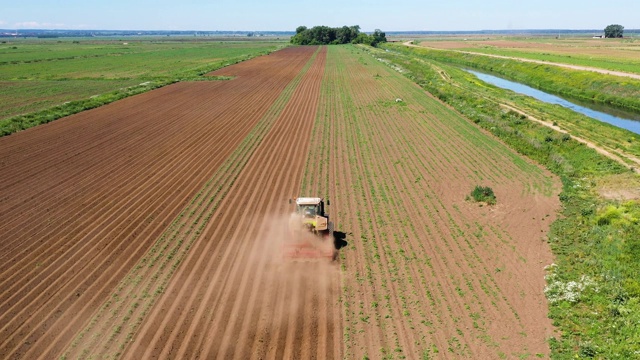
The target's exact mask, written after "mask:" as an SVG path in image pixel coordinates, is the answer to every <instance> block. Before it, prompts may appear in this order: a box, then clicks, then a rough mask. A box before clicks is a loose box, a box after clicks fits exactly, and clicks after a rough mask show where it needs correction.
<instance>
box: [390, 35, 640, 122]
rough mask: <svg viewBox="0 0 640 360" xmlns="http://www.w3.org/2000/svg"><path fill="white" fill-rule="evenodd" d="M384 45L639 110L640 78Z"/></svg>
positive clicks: (556, 91) (576, 97) (587, 99)
mask: <svg viewBox="0 0 640 360" xmlns="http://www.w3.org/2000/svg"><path fill="white" fill-rule="evenodd" d="M383 47H385V48H387V49H390V50H393V51H394V52H399V53H403V54H406V55H408V56H410V57H417V58H428V59H431V60H435V61H438V62H441V63H448V64H455V65H458V66H465V67H470V68H475V69H480V70H483V71H488V72H491V73H495V74H499V75H501V76H504V77H506V78H508V79H510V80H513V81H516V82H520V83H523V84H526V85H529V86H532V87H535V88H538V89H541V90H544V91H546V92H550V93H553V94H558V95H562V96H566V97H570V98H574V99H578V100H582V101H587V102H594V103H601V104H606V105H611V106H614V107H619V108H623V109H628V110H632V111H640V80H636V79H628V78H621V77H617V76H613V75H603V74H598V73H594V72H590V71H577V70H570V69H564V68H561V67H557V66H551V65H542V64H531V63H522V62H518V61H514V60H508V59H496V58H491V57H487V56H482V55H471V54H463V53H460V52H455V51H443V50H430V49H422V48H409V47H407V46H404V45H398V44H385V45H383Z"/></svg>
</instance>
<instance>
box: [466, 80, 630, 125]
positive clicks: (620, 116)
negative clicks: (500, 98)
mask: <svg viewBox="0 0 640 360" xmlns="http://www.w3.org/2000/svg"><path fill="white" fill-rule="evenodd" d="M465 71H468V72H470V73H472V74H473V75H475V76H477V77H478V79H480V80H482V81H484V82H486V83H489V84H492V85H495V86H497V87H500V88H503V89H508V90H511V91H515V92H517V93H519V94H524V95H528V96H531V97H533V98H536V99H538V100H540V101H544V102H546V103H550V104H557V105H560V106H564V107H566V108H568V109H571V110H573V111H575V112H578V113H580V114H583V115H586V116H588V117H590V118H593V119H596V120H599V121H602V122H606V123H608V124H611V125H614V126H617V127H620V128H623V129H626V130H629V131H631V132H634V133H636V134H640V114H634V113H631V112H628V111H624V110H619V109H616V108H612V107H608V106H603V105H599V104H586V103H582V102H580V103H579V102H578V101H575V100H573V99H572V100H567V99H563V98H561V97H559V96H556V95H551V94H549V93H546V92H544V91H540V90H538V89H534V88H532V87H529V86H527V85H523V84H520V83H517V82H513V81H510V80H506V79H503V78H500V77H497V76H493V75H489V74H485V73H481V72H478V71H475V70H469V69H465Z"/></svg>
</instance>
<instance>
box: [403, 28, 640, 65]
mask: <svg viewBox="0 0 640 360" xmlns="http://www.w3.org/2000/svg"><path fill="white" fill-rule="evenodd" d="M414 42H415V43H419V44H420V46H425V47H433V48H439V49H455V50H459V51H469V52H477V53H482V54H490V55H500V56H509V57H518V58H524V59H531V60H540V61H548V62H557V63H563V64H570V65H578V66H588V67H596V68H601V69H607V70H615V71H622V72H629V73H636V74H640V56H639V55H640V39H636V38H634V37H631V38H629V39H591V38H584V37H583V38H564V37H561V38H559V39H556V38H551V37H543V38H526V37H505V38H502V37H501V38H495V39H494V38H486V39H484V38H483V39H475V38H471V39H466V38H456V39H454V40H451V39H447V40H442V39H437V40H432V39H418V40H415V41H414Z"/></svg>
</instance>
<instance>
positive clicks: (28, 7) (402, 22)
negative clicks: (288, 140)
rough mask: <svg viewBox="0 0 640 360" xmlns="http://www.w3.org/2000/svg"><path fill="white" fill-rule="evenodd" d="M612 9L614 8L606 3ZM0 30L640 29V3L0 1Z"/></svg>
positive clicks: (624, 0) (540, 0)
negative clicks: (618, 26) (610, 27)
mask: <svg viewBox="0 0 640 360" xmlns="http://www.w3.org/2000/svg"><path fill="white" fill-rule="evenodd" d="M608 4H612V5H610V6H609V5H608ZM0 9H2V10H0V28H4V29H77V30H82V29H87V30H197V31H205V30H234V31H240V30H247V31H260V30H263V31H294V30H295V28H296V27H298V26H300V25H305V26H307V27H312V26H316V25H327V26H331V27H337V26H342V25H349V26H350V25H360V27H361V29H362V30H363V31H373V30H374V29H382V30H383V31H419V30H421V31H454V30H466V31H473V30H517V29H575V30H584V29H604V28H605V27H606V26H607V25H609V24H620V25H623V26H624V27H625V28H626V29H640V16H638V14H640V1H639V0H618V1H616V2H612V3H608V2H600V1H584V0H580V1H579V0H536V1H532V0H483V1H479V0H474V1H472V0H438V1H433V0H422V1H421V0H385V1H381V0H314V1H309V0H297V1H294V0H280V1H268V0H215V1H214V0H209V1H207V0H128V1H127V0H109V1H107V0H0Z"/></svg>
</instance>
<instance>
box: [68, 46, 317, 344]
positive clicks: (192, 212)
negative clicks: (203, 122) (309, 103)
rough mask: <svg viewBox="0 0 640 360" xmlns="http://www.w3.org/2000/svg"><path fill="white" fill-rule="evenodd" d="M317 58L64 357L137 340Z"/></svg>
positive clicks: (77, 338) (292, 82) (206, 185)
mask: <svg viewBox="0 0 640 360" xmlns="http://www.w3.org/2000/svg"><path fill="white" fill-rule="evenodd" d="M314 59H315V55H314V56H312V58H311V59H310V60H309V61H308V63H307V64H306V66H305V67H304V68H303V70H302V71H301V72H300V73H299V74H298V75H297V76H296V77H295V78H294V80H292V81H291V83H290V84H289V85H288V86H287V87H286V88H285V90H284V91H283V92H282V94H281V95H280V96H279V97H278V99H277V100H276V101H275V102H274V104H273V105H272V106H271V108H270V109H269V110H268V111H267V113H266V114H265V115H264V116H263V118H262V119H261V120H260V121H259V122H258V123H257V125H256V126H255V127H254V129H253V130H252V131H251V132H250V133H249V134H248V135H247V137H246V138H245V139H244V140H243V142H242V143H241V144H240V145H239V146H238V148H237V149H236V150H235V151H234V152H233V153H232V154H231V155H230V157H229V158H228V159H227V160H226V161H225V162H224V163H223V164H222V166H221V167H220V168H219V170H218V171H216V172H215V173H214V174H213V176H212V178H211V179H209V180H208V181H207V183H206V184H205V186H204V187H203V188H202V189H201V190H200V191H199V192H198V193H197V194H196V195H195V196H194V198H193V199H192V200H191V201H190V202H189V204H188V205H187V207H185V208H184V209H183V210H182V212H181V213H180V214H179V215H178V216H177V217H176V219H175V220H174V221H173V222H172V223H171V224H170V225H169V227H168V228H167V230H166V231H165V232H164V233H163V234H162V235H161V236H160V238H159V239H158V240H157V241H156V243H155V244H154V246H153V247H152V248H150V250H149V251H148V252H147V254H146V255H145V256H144V257H143V258H142V259H140V261H139V262H138V264H137V265H136V266H135V267H134V268H133V269H132V270H131V272H130V273H129V274H128V275H127V276H126V278H125V279H123V281H121V282H120V283H119V284H118V286H117V288H116V290H115V291H114V293H113V294H112V295H111V296H110V298H109V300H107V301H106V302H105V303H104V304H103V306H102V307H101V309H100V310H99V311H98V313H97V314H96V315H95V316H94V317H93V318H92V319H91V321H90V323H89V325H88V326H87V327H86V328H85V329H84V330H83V331H82V332H81V333H80V334H79V335H78V336H77V337H76V339H75V340H74V341H73V343H72V344H71V346H70V348H69V349H68V350H67V352H66V353H65V355H64V357H75V356H80V357H86V356H89V355H90V354H92V353H93V354H96V353H99V354H103V355H105V354H109V353H111V354H112V355H113V356H114V357H118V355H120V353H121V352H122V351H123V350H124V348H125V347H126V346H127V344H128V343H130V342H131V339H132V338H133V336H134V334H135V333H136V331H137V330H138V328H139V327H140V324H141V323H142V321H143V320H144V318H145V316H146V315H147V314H148V312H149V311H150V309H151V307H152V306H153V305H154V304H155V300H156V298H157V297H158V296H159V295H160V294H162V293H163V291H164V289H165V288H166V286H167V284H168V282H169V280H170V278H171V276H172V275H173V274H174V272H175V270H176V269H177V267H178V266H179V265H180V264H181V262H182V261H183V259H184V258H185V256H186V254H187V253H188V251H189V249H190V248H191V246H192V244H193V242H194V241H195V240H197V239H198V238H199V236H200V235H201V233H202V231H203V229H204V227H205V226H206V225H207V224H208V222H209V220H210V219H211V217H212V215H213V214H214V212H215V211H216V210H217V209H218V206H219V204H220V202H221V201H222V200H223V199H224V197H225V196H226V194H227V192H228V191H229V189H230V188H231V187H232V186H233V184H234V183H235V180H236V178H237V177H238V175H239V174H240V173H241V172H242V170H243V169H244V167H245V165H246V164H247V162H248V161H249V159H250V158H251V155H252V154H253V152H254V151H255V149H256V148H257V146H258V145H259V144H260V143H261V141H262V139H263V138H264V137H265V135H266V134H267V133H269V130H270V129H271V126H272V125H273V123H274V121H275V120H276V119H277V118H278V117H279V116H280V114H281V112H282V110H283V109H284V107H285V105H286V104H287V103H288V101H289V99H290V97H291V95H292V94H293V91H294V90H295V89H296V87H297V86H298V84H299V83H300V80H301V78H302V77H303V76H304V74H305V73H306V72H307V70H308V69H309V67H310V66H311V64H312V63H313V61H314Z"/></svg>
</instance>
